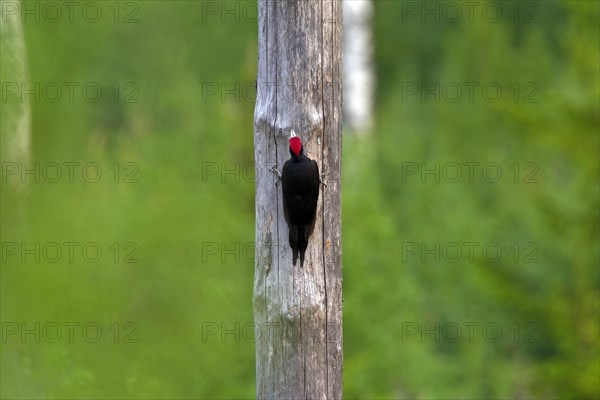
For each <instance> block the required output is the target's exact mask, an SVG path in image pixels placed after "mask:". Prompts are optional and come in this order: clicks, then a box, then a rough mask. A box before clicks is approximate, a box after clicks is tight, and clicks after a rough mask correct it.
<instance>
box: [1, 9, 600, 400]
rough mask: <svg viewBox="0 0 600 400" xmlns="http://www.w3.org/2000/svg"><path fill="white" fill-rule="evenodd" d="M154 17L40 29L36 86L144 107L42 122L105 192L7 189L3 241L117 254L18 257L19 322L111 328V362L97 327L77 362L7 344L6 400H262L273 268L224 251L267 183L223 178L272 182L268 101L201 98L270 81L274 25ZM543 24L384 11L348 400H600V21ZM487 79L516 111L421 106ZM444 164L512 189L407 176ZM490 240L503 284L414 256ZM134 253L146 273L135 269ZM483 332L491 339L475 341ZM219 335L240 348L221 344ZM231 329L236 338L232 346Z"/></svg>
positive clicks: (351, 326)
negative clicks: (263, 272) (94, 171)
mask: <svg viewBox="0 0 600 400" xmlns="http://www.w3.org/2000/svg"><path fill="white" fill-rule="evenodd" d="M101 4H104V3H101ZM106 4H108V3H106ZM137 4H138V5H139V12H138V13H137V15H136V16H137V18H138V19H139V22H138V23H134V24H122V23H117V24H116V23H114V22H113V21H112V20H111V19H110V18H106V19H102V21H100V22H99V23H98V24H89V23H84V22H81V21H79V22H78V23H73V24H69V23H43V22H42V23H26V24H25V29H26V38H27V46H28V57H29V66H30V76H31V81H32V82H42V83H43V82H66V81H77V82H84V83H85V82H98V83H100V84H101V85H102V86H103V87H104V88H106V87H108V86H110V85H111V84H113V83H114V82H119V83H121V85H122V84H124V83H126V82H133V83H134V84H135V85H136V87H137V88H139V91H138V92H137V93H136V95H135V99H138V100H139V101H138V102H136V103H125V102H123V101H119V102H115V101H113V99H112V98H111V97H108V96H103V97H102V100H101V101H100V102H98V103H89V102H86V101H84V100H82V99H81V98H78V99H76V101H75V102H73V103H70V102H66V101H60V102H57V103H49V102H44V101H42V102H40V103H35V102H33V103H32V108H33V110H32V112H33V114H32V115H33V149H32V153H33V162H40V163H42V165H43V164H44V163H48V162H58V163H62V162H70V161H77V162H80V163H81V164H85V163H87V162H97V163H98V164H99V165H100V166H101V167H102V170H103V173H104V175H103V179H101V180H100V181H99V182H97V183H88V182H85V181H84V180H82V179H76V180H75V182H73V183H68V182H66V181H65V180H62V181H60V182H59V183H48V182H45V183H44V182H41V183H39V184H29V185H27V186H28V187H27V189H26V191H25V192H23V191H18V190H16V189H15V188H14V187H13V186H11V185H10V184H5V183H3V184H2V202H1V204H0V210H1V233H2V242H17V243H20V242H26V243H28V244H31V243H34V242H40V243H48V242H58V243H62V242H67V241H78V242H81V243H88V242H96V243H98V244H99V246H100V247H101V248H102V249H103V250H104V253H103V256H102V258H101V260H100V261H99V262H97V263H89V262H85V261H84V260H83V259H82V258H81V257H77V259H76V262H74V263H70V262H68V260H67V259H66V258H65V257H63V258H61V260H60V261H59V262H57V263H49V262H44V261H43V260H42V262H39V263H35V262H26V263H23V262H21V261H20V259H18V257H12V258H8V261H7V262H3V263H2V269H1V289H2V291H1V294H0V298H1V301H2V304H1V312H2V318H1V319H2V322H3V323H5V324H6V323H14V322H16V323H18V324H21V323H22V322H24V323H26V324H27V325H26V326H27V327H29V328H30V329H31V328H32V327H34V326H35V325H34V324H35V323H36V322H40V324H41V326H42V327H43V326H45V324H48V323H52V322H56V323H58V324H59V325H61V324H63V323H65V322H78V323H79V324H80V327H81V326H83V325H85V324H86V323H89V322H93V323H96V324H98V325H99V326H101V328H102V330H103V331H102V336H101V338H100V340H99V341H98V342H97V343H91V342H90V341H88V340H85V338H84V337H82V336H81V335H80V331H79V330H77V329H76V331H75V332H76V336H75V340H74V341H73V342H72V343H71V342H70V341H69V340H67V339H66V337H64V336H63V338H61V340H59V341H58V342H57V343H50V342H48V341H47V340H41V341H40V343H35V340H33V339H32V338H33V337H34V336H32V335H29V336H27V340H25V341H24V342H23V341H22V340H20V336H19V335H14V336H9V337H7V338H6V341H4V340H3V342H2V343H1V350H0V367H1V371H0V373H1V378H2V388H1V395H2V398H23V399H24V398H89V399H91V398H251V397H254V395H255V388H254V344H253V343H252V340H251V339H252V338H251V337H247V336H246V335H245V334H244V332H247V331H246V330H244V327H247V326H248V325H247V324H250V323H251V322H252V286H253V267H254V266H253V262H252V260H250V259H248V258H247V257H244V255H243V252H240V251H234V252H235V254H229V255H225V256H224V259H222V258H221V256H222V253H223V252H222V251H221V252H219V253H218V254H216V255H210V254H209V253H208V252H207V251H206V250H207V248H206V245H207V244H210V245H212V244H217V245H218V246H220V249H221V250H222V249H232V248H233V249H235V246H236V244H237V245H238V246H240V247H244V246H246V245H247V244H249V243H251V242H252V241H253V240H254V185H253V182H252V179H250V178H249V177H248V176H247V175H240V174H239V173H238V179H236V178H235V175H233V176H232V175H229V176H226V177H224V179H223V177H222V176H220V175H219V174H217V175H207V169H206V168H207V167H208V166H214V165H215V164H216V165H218V166H219V167H220V166H221V165H225V166H227V168H236V166H239V168H244V167H245V166H247V165H249V164H251V163H252V162H253V144H252V126H253V122H252V117H253V107H254V104H253V98H248V97H241V98H239V99H236V98H235V96H231V95H230V96H229V97H226V98H225V99H224V100H225V101H222V99H221V97H220V94H221V93H219V95H216V96H209V97H207V98H203V93H206V88H207V86H206V85H207V84H214V83H216V84H217V85H221V84H225V85H227V86H226V87H227V88H235V85H236V83H239V84H241V86H244V85H245V84H248V83H252V82H253V80H254V79H255V76H256V75H255V72H256V54H257V49H256V46H257V44H256V35H257V32H256V24H255V23H253V22H252V21H245V20H244V19H241V20H240V22H239V23H235V21H234V20H233V19H231V18H230V19H226V21H225V22H224V23H223V22H222V21H221V20H220V18H208V19H206V22H204V21H205V20H204V19H203V18H204V17H205V15H203V9H202V4H203V3H201V2H191V1H189V2H186V1H184V2H138V3H137ZM240 4H242V3H240ZM503 4H504V5H503V6H505V7H510V6H511V4H516V3H510V4H509V3H508V2H507V3H503ZM531 4H537V5H538V10H539V14H538V15H539V22H537V23H533V24H525V23H522V21H521V22H519V21H517V22H515V21H511V20H508V21H507V20H502V21H500V23H496V24H492V23H488V22H486V21H484V20H481V19H477V20H476V21H475V22H473V23H467V22H464V23H456V24H451V23H443V22H442V23H434V22H426V23H422V22H420V20H419V19H409V20H408V21H403V18H405V16H403V14H402V3H400V2H389V1H380V2H376V3H375V6H376V7H375V10H376V12H375V20H374V31H375V34H376V35H375V40H376V66H377V76H378V97H377V114H376V123H377V124H376V126H377V128H376V130H375V132H374V133H373V134H372V135H371V136H369V137H367V138H361V137H359V136H354V135H351V134H346V135H345V136H344V154H343V157H344V158H343V203H342V204H343V211H342V215H343V224H342V227H343V244H344V250H343V257H344V258H343V274H344V394H345V397H346V398H410V399H413V398H596V397H598V394H599V393H600V390H599V388H598V382H597V376H598V375H599V373H600V371H599V359H598V354H599V344H598V335H599V329H598V313H599V311H600V309H599V306H598V295H599V284H600V278H599V274H598V260H599V246H598V219H599V215H598V209H599V204H598V199H599V185H598V181H599V179H598V178H599V176H598V175H599V170H598V126H599V117H598V88H599V83H598V73H597V71H598V66H599V63H598V44H599V40H598V34H597V27H598V7H597V3H594V2H573V3H570V2H555V1H553V2H531ZM107 7H108V6H107ZM509 10H510V8H506V9H505V11H506V12H509ZM400 22H402V23H400ZM470 81H475V82H481V83H485V82H499V83H500V84H502V85H503V88H504V89H505V93H506V95H505V96H504V97H503V98H502V99H501V101H499V102H497V103H492V102H489V101H483V100H482V98H481V97H480V98H477V100H476V101H474V102H469V101H465V100H464V98H463V99H462V100H461V101H459V102H457V103H452V102H449V101H439V102H435V101H432V99H431V98H430V97H428V98H426V99H425V101H422V100H421V99H420V97H419V96H420V93H419V94H418V95H416V96H410V97H406V96H407V93H406V88H407V86H406V85H407V83H408V84H412V83H418V84H421V83H425V84H427V85H429V87H433V85H435V84H436V83H441V84H442V85H443V84H444V83H448V82H459V83H460V82H470ZM532 82H533V83H534V84H535V85H536V87H537V88H538V89H539V91H538V92H537V94H536V99H539V101H538V102H537V103H525V102H523V101H514V97H512V96H513V95H514V94H515V93H514V92H511V91H510V85H512V84H514V83H519V85H520V86H519V88H520V89H519V91H518V92H517V93H518V94H519V95H520V97H519V98H520V99H523V98H524V97H523V96H525V95H527V94H528V93H529V92H528V91H527V90H525V88H524V84H527V83H532ZM120 88H121V89H122V90H120V92H119V93H121V94H128V93H129V92H124V91H123V90H124V86H120ZM108 90H109V91H108V92H107V93H111V92H110V89H108ZM111 94H112V93H111ZM242 96H243V95H242ZM3 135H4V133H3ZM3 161H6V160H3ZM128 162H132V163H135V165H136V166H138V167H139V171H137V173H136V174H135V176H134V177H135V178H136V179H137V180H138V182H137V183H124V182H123V179H124V176H125V175H124V174H125V173H126V172H128V170H125V169H123V168H124V166H125V164H126V163H128ZM436 162H439V163H441V164H442V165H447V164H448V163H452V162H456V163H458V164H461V163H464V162H479V163H480V164H481V165H483V164H486V163H490V162H493V163H497V164H498V165H500V166H501V167H502V170H503V173H504V175H503V177H502V179H500V180H499V181H498V182H497V183H489V182H487V181H485V180H484V179H482V178H478V179H475V181H474V182H468V181H466V180H465V179H463V180H461V181H460V182H458V183H452V182H449V181H447V180H443V179H442V180H441V182H435V180H434V179H432V177H431V176H427V177H426V179H424V180H423V179H422V178H421V176H420V175H418V174H417V175H415V176H407V175H403V174H402V171H403V168H406V166H407V165H408V164H407V163H416V165H419V166H420V165H421V164H422V163H425V164H426V165H427V166H428V167H429V168H431V167H432V166H433V165H434V164H435V163H436ZM515 162H518V163H519V170H520V172H522V174H521V175H519V179H518V180H517V182H515V181H514V179H513V176H512V172H513V171H511V170H510V169H509V168H510V166H511V165H513V164H514V163H515ZM527 162H532V163H535V165H537V167H538V169H539V170H538V172H537V174H536V175H535V177H536V178H537V179H538V181H537V182H535V183H524V182H523V179H524V174H525V173H527V172H529V170H526V169H523V166H524V165H525V164H526V163H527ZM114 163H118V165H119V168H120V172H121V174H120V176H119V179H118V182H117V183H115V182H114V181H113V179H112V178H113V175H111V174H112V173H113V172H114V171H113V170H110V166H112V165H114ZM219 172H220V171H219ZM238 172H239V170H238ZM471 241H473V242H479V243H482V244H485V243H491V242H493V243H499V244H501V246H502V248H503V250H504V251H505V253H504V256H503V257H502V258H501V259H500V261H499V262H496V263H492V262H489V259H486V258H485V257H484V256H482V253H481V252H476V253H475V259H474V260H473V261H469V260H467V259H465V257H463V258H461V260H460V262H458V263H453V262H449V261H448V260H447V259H442V260H440V261H439V262H435V261H432V258H426V260H425V262H423V261H422V260H421V258H420V256H421V254H418V255H416V256H410V255H408V254H407V253H406V250H407V248H406V245H407V244H411V243H417V244H421V243H425V244H426V245H427V246H428V248H432V247H433V246H434V245H435V243H438V242H439V243H442V244H447V243H463V242H471ZM115 242H117V243H119V248H120V250H121V252H120V256H119V260H118V261H119V262H114V259H113V258H112V257H113V255H114V254H113V252H112V251H111V250H110V248H109V247H110V246H111V245H112V244H113V243H115ZM129 242H133V243H135V245H137V247H138V252H137V254H136V255H135V257H136V259H138V260H139V262H138V263H125V262H122V258H123V257H124V254H125V253H126V252H127V251H126V250H128V249H124V248H123V246H124V244H126V243H129ZM513 243H518V246H519V249H520V250H521V253H520V254H521V255H520V256H519V257H518V259H517V261H516V262H514V261H513V253H511V252H510V249H509V247H510V246H511V245H512V244H513ZM526 243H534V244H535V245H537V247H538V249H539V252H538V253H537V254H536V257H537V258H536V259H537V260H539V261H538V262H533V263H525V262H524V257H523V251H525V250H526V249H523V246H524V245H525V244H526ZM127 322H133V323H135V325H134V327H137V328H139V330H138V331H135V334H133V336H131V337H129V339H135V340H137V342H133V343H128V342H126V340H125V338H126V337H127V335H128V334H130V333H131V332H134V331H133V329H134V328H132V326H131V325H129V326H127V327H126V325H125V324H126V323H127ZM469 322H475V323H478V324H479V325H478V328H477V330H476V331H475V332H476V335H475V337H474V340H472V341H471V340H469V337H468V335H467V330H466V328H465V325H464V323H469ZM115 323H117V325H114V324H115ZM436 323H437V324H439V326H440V327H442V328H443V327H450V326H451V324H454V323H456V324H458V325H459V326H461V327H462V328H463V334H462V337H461V338H460V339H459V340H458V341H456V342H452V341H449V340H447V339H448V338H447V337H441V338H440V340H436V339H435V334H430V335H429V336H426V337H425V338H424V339H423V338H422V336H421V332H420V330H421V329H422V327H425V328H426V329H433V330H435V329H434V328H435V327H436ZM486 323H495V324H497V325H498V326H499V327H501V329H502V333H503V335H502V337H501V338H500V339H499V340H498V341H497V342H494V341H491V340H486V338H485V337H483V336H482V333H481V330H480V327H482V326H483V325H485V324H486ZM527 323H531V324H532V325H526V324H527ZM207 324H209V325H210V326H211V327H213V326H215V325H213V324H216V326H218V328H219V330H220V331H219V333H218V334H216V335H213V336H208V337H207V336H206V335H205V334H206V329H207ZM222 324H225V325H222ZM236 324H239V325H236ZM515 324H519V325H518V327H517V325H515ZM223 326H224V327H225V329H229V330H231V331H233V332H237V334H238V336H239V337H238V336H236V333H228V334H227V333H226V334H225V336H224V337H222V336H221V333H223V332H222V327H223ZM238 326H239V328H238ZM414 326H417V328H418V329H419V332H418V333H417V334H414V335H409V334H408V332H409V331H408V329H409V328H411V327H414ZM7 327H8V325H3V332H4V333H6V332H5V328H7ZM116 327H118V328H119V336H118V340H117V342H116V343H115V335H116V332H115V328H116ZM111 328H112V329H111ZM438 331H439V329H438ZM92 332H93V330H92ZM515 332H518V333H519V338H518V340H515V337H514V335H515ZM64 334H66V330H64V331H63V335H64ZM527 335H532V336H531V338H533V339H535V340H534V341H526V340H525V337H526V336H527Z"/></svg>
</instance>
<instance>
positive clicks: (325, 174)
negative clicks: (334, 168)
mask: <svg viewBox="0 0 600 400" xmlns="http://www.w3.org/2000/svg"><path fill="white" fill-rule="evenodd" d="M327 175H329V172H323V173H322V174H321V177H320V178H319V182H321V185H323V186H325V187H327V181H326V180H325V177H326V176H327Z"/></svg>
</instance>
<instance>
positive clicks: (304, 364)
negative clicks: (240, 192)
mask: <svg viewBox="0 0 600 400" xmlns="http://www.w3.org/2000/svg"><path fill="white" fill-rule="evenodd" d="M258 63H259V64H258V78H257V88H258V94H257V100H256V109H255V115H254V145H255V162H256V266H255V276H254V317H255V323H256V325H255V334H256V393H257V398H260V399H300V398H310V399H316V398H332V399H335V398H341V397H342V285H341V226H340V220H341V211H340V190H341V182H340V177H341V106H342V94H341V76H342V2H341V0H311V1H307V0H286V1H273V0H259V60H258ZM292 129H294V130H295V131H296V133H297V134H298V135H299V136H300V137H301V139H302V141H303V143H304V147H305V151H306V152H307V154H308V156H309V157H310V158H313V159H316V160H317V163H318V164H319V168H320V171H321V172H325V173H327V174H328V175H327V177H326V181H327V186H326V187H322V188H321V194H320V196H319V203H318V208H317V219H316V224H315V230H314V232H313V234H312V236H311V237H310V240H309V247H308V249H307V252H306V260H305V263H304V267H300V264H299V263H298V264H297V265H296V267H293V266H292V254H291V249H290V247H289V244H288V227H287V224H286V222H285V219H284V215H283V205H282V200H281V197H282V194H281V189H280V188H281V185H280V184H277V177H276V175H275V174H274V173H273V172H271V171H270V169H271V168H272V167H273V166H277V167H278V168H279V169H280V170H281V168H282V167H283V164H284V162H285V161H286V160H287V159H288V158H289V151H288V139H289V134H290V131H291V130H292Z"/></svg>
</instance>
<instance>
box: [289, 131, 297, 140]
mask: <svg viewBox="0 0 600 400" xmlns="http://www.w3.org/2000/svg"><path fill="white" fill-rule="evenodd" d="M296 136H298V135H296V132H295V131H294V130H293V129H292V131H291V132H290V139H291V138H293V137H296Z"/></svg>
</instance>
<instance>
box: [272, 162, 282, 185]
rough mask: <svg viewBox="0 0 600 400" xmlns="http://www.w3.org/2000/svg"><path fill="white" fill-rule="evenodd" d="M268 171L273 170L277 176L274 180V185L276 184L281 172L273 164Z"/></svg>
mask: <svg viewBox="0 0 600 400" xmlns="http://www.w3.org/2000/svg"><path fill="white" fill-rule="evenodd" d="M269 171H271V172H273V173H274V174H275V175H276V176H277V180H276V181H275V185H277V183H278V182H279V180H280V179H281V172H280V171H279V170H278V169H277V167H276V166H275V165H273V166H272V167H271V169H270V170H269Z"/></svg>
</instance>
